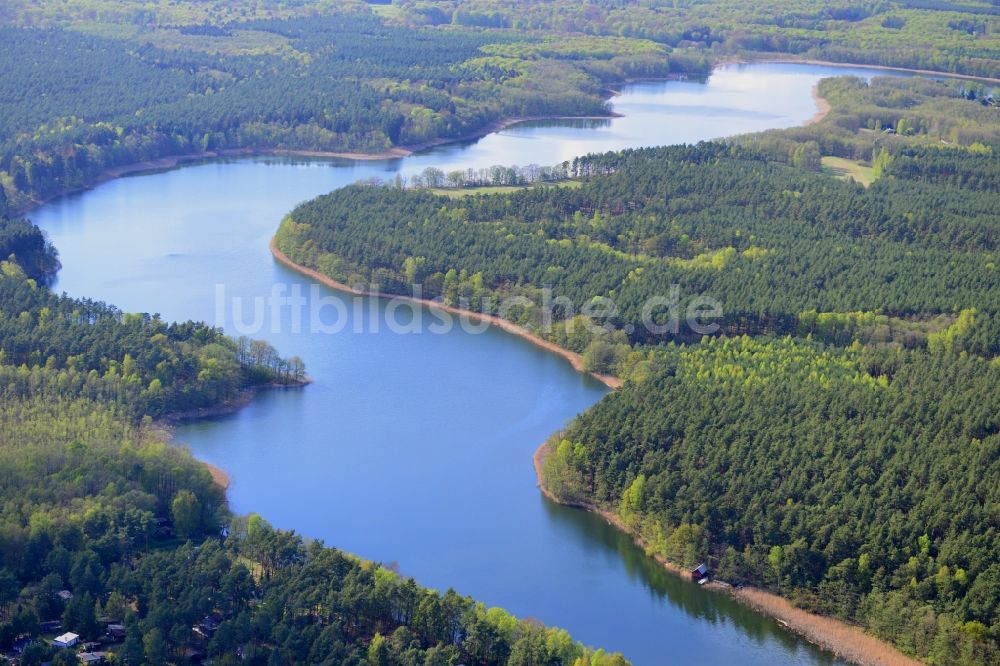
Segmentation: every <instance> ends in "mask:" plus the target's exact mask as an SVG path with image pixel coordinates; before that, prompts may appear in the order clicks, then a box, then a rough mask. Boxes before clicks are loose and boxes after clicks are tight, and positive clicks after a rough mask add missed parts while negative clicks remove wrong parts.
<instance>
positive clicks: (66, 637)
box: [52, 631, 80, 648]
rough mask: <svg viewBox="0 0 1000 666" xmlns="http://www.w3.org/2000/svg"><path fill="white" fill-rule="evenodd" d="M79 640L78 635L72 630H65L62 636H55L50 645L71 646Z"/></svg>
mask: <svg viewBox="0 0 1000 666" xmlns="http://www.w3.org/2000/svg"><path fill="white" fill-rule="evenodd" d="M79 642H80V637H79V636H78V635H76V634H74V633H72V632H68V631H67V632H66V633H65V634H63V635H62V636H56V637H55V638H54V639H53V640H52V647H57V648H71V647H75V646H76V644H77V643H79Z"/></svg>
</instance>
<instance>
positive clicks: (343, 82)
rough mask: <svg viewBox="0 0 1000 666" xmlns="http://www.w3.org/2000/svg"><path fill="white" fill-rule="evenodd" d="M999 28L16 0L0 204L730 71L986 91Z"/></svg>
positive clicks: (1, 114) (2, 94) (478, 120)
mask: <svg viewBox="0 0 1000 666" xmlns="http://www.w3.org/2000/svg"><path fill="white" fill-rule="evenodd" d="M998 21H1000V18H998V16H997V12H996V6H995V5H992V4H988V3H985V2H982V1H980V0H970V1H969V2H965V3H948V2H919V3H918V2H889V1H885V2H868V1H863V0H838V1H837V2H834V3H830V2H818V1H817V0H797V1H796V2H794V3H788V2H785V1H778V0H772V1H769V2H764V3H751V4H748V3H742V2H734V1H733V0H711V1H708V2H698V3H675V2H673V0H671V1H670V2H666V1H662V2H661V1H653V2H642V3H622V2H612V1H605V0H601V1H599V2H588V3H582V4H581V3H577V2H563V1H561V0H559V1H556V2H548V1H547V2H538V1H533V2H493V1H490V2H479V1H478V0H477V1H474V2H463V3H461V4H460V5H459V3H455V2H453V1H452V0H442V1H434V2H432V1H429V0H419V1H411V0H405V1H401V2H400V1H397V2H394V3H392V4H387V3H375V4H366V3H361V2H321V3H304V2H298V1H295V2H282V3H277V2H258V3H251V2H244V1H243V0H240V1H238V2H232V3H196V2H165V1H157V2H139V1H137V0H129V1H127V2H117V3H114V2H108V1H107V0H84V1H82V2H74V3H64V2H57V1H55V0H45V1H44V2H21V1H15V2H10V3H5V5H4V7H2V8H0V59H2V60H3V62H5V63H7V67H6V68H5V75H4V77H2V78H0V186H2V187H3V189H5V190H6V194H7V198H8V199H10V200H11V201H12V202H13V203H14V205H15V206H16V207H17V208H18V209H25V208H27V207H29V206H30V205H31V204H32V202H37V201H40V200H45V199H47V198H50V197H52V196H54V195H55V194H58V193H61V192H65V191H71V190H74V189H79V188H81V187H87V186H90V185H92V184H94V183H95V182H96V181H97V180H99V179H100V178H101V177H103V176H104V175H106V174H108V173H114V172H115V170H116V169H119V168H121V167H125V166H130V165H134V164H142V163H145V162H148V161H150V160H156V159H159V158H163V157H170V156H181V155H196V154H203V153H207V152H208V153H218V152H219V151H240V150H243V151H254V150H291V151H325V152H348V153H351V152H366V153H383V152H386V151H392V150H398V149H408V148H415V147H420V146H424V145H427V144H428V143H433V142H437V141H442V140H450V139H456V138H460V137H463V136H467V135H470V134H475V133H478V132H481V131H483V130H485V129H487V128H489V127H490V126H491V124H492V123H495V122H497V121H500V120H502V119H507V118H517V117H528V116H553V115H554V116H560V115H573V116H587V115H605V114H607V106H606V99H607V97H608V96H609V95H610V94H611V89H612V87H613V86H614V84H616V83H619V82H621V81H624V80H629V79H634V78H642V77H647V78H648V77H669V76H705V75H707V73H708V72H709V71H710V69H711V67H712V65H713V64H715V63H717V62H720V61H724V60H727V59H732V58H733V57H746V58H762V57H763V58H782V57H784V58H788V57H792V58H797V59H804V58H813V59H826V60H834V61H840V62H855V63H865V64H877V65H888V66H896V67H918V68H926V69H931V70H935V71H941V72H956V73H962V74H968V75H975V76H984V77H998V76H1000V70H998V69H997V64H996V63H997V62H1000V47H998V46H997V38H996V35H997V34H998V30H1000V27H998ZM122 80H127V81H128V82H129V85H127V86H123V85H120V82H121V81H122ZM54 82H58V85H54Z"/></svg>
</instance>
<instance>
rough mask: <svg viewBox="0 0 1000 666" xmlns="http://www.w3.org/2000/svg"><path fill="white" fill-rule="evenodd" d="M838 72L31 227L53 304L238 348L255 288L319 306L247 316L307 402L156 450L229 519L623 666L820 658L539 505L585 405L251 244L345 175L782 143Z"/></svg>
mask: <svg viewBox="0 0 1000 666" xmlns="http://www.w3.org/2000/svg"><path fill="white" fill-rule="evenodd" d="M845 73H846V74H857V75H860V76H871V75H873V74H875V72H873V71H870V70H863V69H849V68H831V67H818V66H807V65H778V64H770V65H768V64H757V65H731V66H727V67H723V68H720V69H719V70H717V71H716V72H715V73H714V74H713V75H712V76H711V77H710V78H709V79H708V80H707V81H705V82H698V81H667V82H650V83H641V84H635V85H629V86H626V87H624V88H623V89H622V91H621V92H622V94H621V95H620V96H618V97H616V98H615V99H614V106H615V110H616V111H618V112H619V113H621V114H623V117H620V118H615V119H611V120H608V121H596V122H593V121H587V122H581V121H576V122H543V123H529V124H523V125H517V126H513V127H510V128H508V129H505V130H503V131H501V132H498V133H495V134H491V135H489V136H487V137H484V138H482V139H480V140H478V141H472V142H466V143H461V144H451V145H447V146H441V147H438V148H436V149H433V150H430V151H427V152H425V153H422V154H419V155H413V156H410V157H407V158H404V159H399V160H385V161H359V162H355V161H348V160H303V159H283V158H282V159H279V158H246V159H238V160H215V161H210V162H204V163H199V164H194V165H188V166H185V167H183V168H179V169H173V170H169V171H163V172H159V173H150V174H143V175H137V176H132V177H127V178H122V179H119V180H116V181H112V182H108V183H105V184H103V185H101V186H99V187H97V188H95V189H94V190H91V191H87V192H83V193H79V194H75V195H71V196H67V197H64V198H62V199H59V200H57V201H54V202H52V203H50V204H47V205H46V206H44V207H42V208H39V209H38V210H36V211H34V212H33V213H32V214H31V217H32V219H33V220H34V221H35V222H37V223H38V224H40V225H41V226H42V227H43V228H44V229H45V230H46V231H47V232H48V233H49V234H50V236H51V238H52V240H53V242H54V243H55V244H56V246H57V248H58V249H59V251H60V253H61V257H62V262H63V266H64V267H63V270H62V272H61V274H60V277H59V283H58V285H57V289H60V290H65V291H67V292H69V293H70V294H72V295H76V296H89V297H93V298H98V299H102V300H107V301H110V302H112V303H115V304H116V305H118V306H119V307H121V308H123V309H125V310H128V311H151V312H159V313H161V314H162V315H163V316H164V317H165V318H168V319H171V320H183V319H204V320H207V321H209V322H213V323H217V324H220V325H224V326H225V327H226V328H227V330H228V331H229V332H232V333H238V332H239V331H237V330H235V329H236V324H235V320H234V319H233V318H232V316H231V311H230V309H229V307H230V305H231V304H232V299H233V298H241V299H243V304H244V306H246V307H245V310H241V311H242V312H244V313H245V317H244V319H245V320H247V321H249V320H251V319H252V317H251V316H250V311H251V308H250V304H252V303H253V299H255V298H263V297H266V296H268V295H269V294H271V293H272V290H273V289H274V288H275V286H276V285H277V287H278V288H279V289H284V290H285V293H288V291H290V290H292V289H293V288H295V287H296V286H297V288H298V289H300V290H301V293H302V294H303V295H304V297H305V299H306V306H305V307H306V309H308V308H309V307H313V306H316V305H317V302H316V299H335V300H336V299H339V300H340V301H341V303H342V304H343V309H344V310H345V311H346V315H347V319H346V320H345V321H344V323H345V324H346V326H345V327H344V329H343V330H341V331H340V332H339V333H336V334H321V333H310V332H309V330H308V327H307V326H305V327H302V328H303V330H300V331H296V330H295V329H296V327H295V326H294V322H293V320H292V315H291V312H290V310H289V309H287V308H283V309H281V311H280V312H277V313H275V314H276V315H277V316H275V317H271V316H270V313H269V312H266V313H264V315H265V316H264V317H263V320H262V321H263V327H262V328H261V329H260V330H257V331H255V332H254V336H255V337H260V338H264V339H267V340H268V341H270V342H271V343H273V344H274V345H275V346H276V347H277V348H278V349H279V350H280V351H281V353H282V354H285V355H293V354H295V355H299V356H301V357H302V358H303V359H304V360H305V362H306V365H307V368H308V372H309V374H310V375H311V376H312V377H313V378H314V379H315V383H314V384H312V385H310V386H308V387H307V388H305V389H303V390H289V391H271V392H264V393H262V394H260V395H259V397H258V398H257V399H256V400H255V401H254V402H253V403H252V404H251V405H249V406H248V407H246V408H245V409H243V410H241V411H239V412H238V413H236V414H233V415H230V416H225V417H219V418H214V419H210V420H205V421H199V422H195V423H190V424H186V425H184V426H182V427H180V428H178V430H177V432H176V440H177V442H178V443H179V444H184V445H186V446H189V447H190V448H191V449H192V450H193V451H194V453H195V454H196V455H197V456H198V457H199V458H202V459H204V460H206V461H208V462H211V463H213V464H215V465H218V466H219V467H222V468H223V469H225V470H226V471H228V472H229V474H230V475H231V477H232V482H233V483H232V487H231V489H230V492H229V497H230V502H231V504H232V507H233V508H234V509H235V510H236V511H238V512H257V513H260V514H261V515H262V516H264V517H265V518H266V519H267V520H269V521H270V522H271V523H273V524H274V525H275V526H277V527H281V528H288V529H295V530H296V531H297V532H299V533H301V534H304V535H306V536H308V537H313V538H318V539H323V540H324V541H325V542H326V543H327V544H329V545H333V546H337V547H338V548H342V549H344V550H347V551H350V552H353V553H356V554H358V555H361V556H363V557H366V558H370V559H374V560H379V561H382V562H386V563H389V562H395V563H397V564H398V567H399V570H400V571H401V572H402V573H404V574H407V575H412V576H414V577H415V578H416V579H417V581H418V582H419V583H421V584H423V585H427V586H431V587H435V588H439V589H444V588H447V587H449V586H450V587H454V588H455V589H456V590H458V591H459V592H461V593H463V594H469V595H473V596H475V597H476V598H477V599H480V600H482V601H484V602H486V603H488V604H490V605H499V606H503V607H505V608H507V609H508V610H510V611H512V612H513V613H515V614H517V615H520V616H530V617H535V618H538V619H540V620H542V621H544V622H546V623H548V624H553V625H559V626H562V627H565V628H566V629H568V630H569V631H570V632H571V633H572V634H573V635H574V637H576V638H577V639H579V640H582V641H584V642H585V643H588V644H592V645H597V646H601V647H604V648H607V649H612V650H620V651H621V652H623V653H624V654H625V655H626V656H627V657H629V658H630V659H631V660H633V662H634V663H635V664H637V666H651V665H654V664H702V665H704V664H733V663H739V664H741V665H742V666H755V665H761V666H763V665H772V664H833V663H839V662H836V661H835V660H833V659H832V658H830V657H829V656H827V655H825V654H824V653H822V652H820V651H818V650H816V649H815V648H814V647H812V646H811V645H809V644H808V643H806V642H804V641H803V640H801V639H799V638H798V637H796V636H794V635H792V634H790V633H788V632H787V631H785V630H783V629H781V628H780V627H779V626H778V625H777V624H776V623H775V622H774V621H772V620H770V619H768V618H765V617H762V616H760V615H758V614H756V613H753V612H751V611H749V610H747V609H745V608H743V607H741V606H739V605H737V604H735V603H733V602H732V601H731V600H730V599H729V598H728V597H726V596H725V595H722V594H718V593H715V592H712V591H708V590H704V589H701V588H699V587H697V586H695V585H692V584H690V583H687V582H684V581H681V580H679V579H678V578H676V577H673V576H671V575H669V574H667V573H666V572H664V571H663V570H662V569H660V568H659V567H658V566H657V565H655V563H653V562H652V561H651V560H650V559H649V558H647V557H646V556H645V555H644V554H643V553H642V552H641V551H640V550H639V549H637V548H635V547H634V546H633V545H632V543H631V542H630V540H629V539H628V538H627V537H625V536H624V535H622V534H620V533H619V532H617V531H616V530H614V529H613V528H611V527H609V526H608V525H606V524H605V523H604V522H603V521H602V520H601V519H599V518H596V517H594V516H591V515H588V514H585V513H583V512H581V511H577V510H572V509H566V508H563V507H559V506H555V505H553V504H551V503H549V502H547V501H546V500H544V499H543V498H542V496H541V495H540V494H539V492H538V490H537V488H536V487H535V477H534V472H533V469H532V464H531V454H532V452H533V451H534V449H535V448H536V447H537V446H538V445H539V444H540V443H541V442H542V441H544V440H545V439H546V438H547V437H548V436H549V435H550V434H551V433H553V432H554V431H556V430H558V429H559V428H560V427H562V426H563V425H564V424H565V423H566V422H567V421H568V420H569V419H571V418H572V417H573V416H574V415H576V414H578V413H580V412H581V411H583V410H585V409H587V408H588V407H589V406H591V405H592V404H594V403H595V402H596V401H598V400H600V399H601V397H602V396H603V395H604V394H605V393H606V389H605V388H604V387H603V386H602V385H600V384H598V383H597V382H595V381H593V380H591V379H589V378H587V377H584V376H581V375H579V374H578V373H576V372H574V371H573V370H572V368H571V367H570V366H569V365H568V364H567V363H566V362H565V361H564V360H562V359H561V358H559V357H557V356H555V355H553V354H550V353H546V352H543V351H541V350H539V349H537V348H535V347H533V346H531V345H530V344H528V343H526V342H524V341H522V340H519V339H518V338H515V337H513V336H511V335H508V334H505V333H503V332H500V331H497V330H493V329H491V330H488V331H486V332H484V333H482V334H470V333H467V332H464V331H462V330H460V329H455V330H453V331H451V332H450V333H448V334H444V335H436V334H432V333H430V332H428V331H426V330H425V331H424V332H422V333H417V334H409V335H401V334H397V333H393V332H392V331H390V330H388V328H387V327H386V326H385V325H384V322H383V325H381V326H379V327H378V330H377V331H376V330H373V329H374V328H375V327H374V326H372V321H382V320H381V319H380V317H381V316H382V315H384V308H385V304H384V303H383V302H381V301H379V300H370V299H360V300H358V301H357V303H355V302H354V300H355V299H351V298H350V297H347V296H341V295H338V294H336V293H335V292H332V291H330V290H327V289H325V288H322V289H319V290H317V291H315V292H312V291H311V285H310V282H309V280H308V279H306V278H303V277H301V276H299V275H297V274H296V273H294V272H292V271H290V270H288V269H285V268H283V267H282V266H280V265H278V264H276V263H275V262H274V261H273V259H272V257H271V256H270V253H269V252H268V249H267V243H268V240H269V239H270V237H271V235H272V234H273V232H274V230H275V229H276V227H277V225H278V223H279V222H280V220H281V218H282V217H283V216H284V215H285V214H286V213H287V212H288V211H289V210H290V209H291V208H292V207H293V206H294V205H295V204H296V203H298V202H300V201H303V200H306V199H308V198H311V197H314V196H316V195H318V194H321V193H325V192H328V191H330V190H332V189H335V188H337V187H341V186H343V185H345V184H348V183H351V182H355V181H357V180H360V179H366V178H371V177H379V178H391V177H393V176H394V175H395V174H396V173H403V174H404V175H406V174H412V173H416V172H418V171H420V170H422V169H424V168H426V167H428V166H436V167H439V168H441V169H444V170H446V171H447V170H449V169H455V168H467V167H473V168H477V167H483V166H490V165H493V164H504V165H512V164H517V165H526V164H531V163H535V164H541V165H548V164H554V163H557V162H561V161H563V160H566V159H572V158H573V157H575V156H578V155H582V154H585V153H587V152H595V151H605V150H613V149H620V148H626V147H639V146H652V145H662V144H669V143H692V142H696V141H699V140H705V139H711V138H716V137H722V136H730V135H734V134H740V133H745V132H751V131H758V130H763V129H768V128H776V127H788V126H793V125H798V124H801V123H803V122H805V121H806V120H808V119H809V118H810V117H811V116H812V115H813V114H814V113H815V111H816V109H815V105H814V102H813V100H812V97H811V89H812V87H813V86H814V85H815V83H816V82H817V81H818V80H819V79H820V78H822V77H825V76H831V75H838V74H845ZM220 293H223V294H224V297H225V305H226V310H225V312H226V316H225V317H224V318H222V319H221V320H220V319H218V318H217V299H218V296H219V294H220ZM355 306H358V307H359V308H360V309H361V311H362V312H361V313H359V312H357V311H356V310H355ZM325 307H326V309H325V311H326V313H327V314H328V315H329V314H330V313H331V312H333V311H334V310H336V308H334V307H333V306H330V305H329V304H328V305H327V306H325ZM372 308H374V313H375V314H374V315H373V314H372V312H373V311H372ZM359 315H360V318H359ZM373 317H374V319H373ZM356 324H358V325H357V326H356ZM360 324H364V325H360ZM355 328H358V329H359V330H360V331H361V332H354V330H355Z"/></svg>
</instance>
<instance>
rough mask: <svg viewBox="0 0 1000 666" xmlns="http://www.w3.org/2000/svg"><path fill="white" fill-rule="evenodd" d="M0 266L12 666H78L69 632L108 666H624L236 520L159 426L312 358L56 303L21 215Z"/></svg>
mask: <svg viewBox="0 0 1000 666" xmlns="http://www.w3.org/2000/svg"><path fill="white" fill-rule="evenodd" d="M0 256H4V257H6V259H5V260H4V261H2V262H0V411H2V415H0V661H4V663H6V662H5V660H4V657H3V656H2V655H4V654H8V653H9V652H10V651H11V650H12V649H16V652H15V654H16V657H17V663H18V664H21V665H22V666H40V665H41V664H44V663H51V664H72V665H73V666H75V665H76V664H78V663H79V657H78V655H77V652H76V650H62V649H58V648H53V647H51V644H50V642H51V638H52V637H53V636H55V635H56V634H58V633H62V631H63V630H67V631H72V632H74V633H76V634H78V635H79V636H80V637H81V638H82V639H83V640H84V641H87V642H93V643H94V644H96V645H99V646H100V650H101V651H102V652H106V655H105V660H106V662H107V663H112V664H150V665H151V666H158V665H163V664H174V663H196V662H200V661H202V660H204V659H206V658H208V659H212V660H214V662H215V663H224V664H229V663H251V664H262V665H263V664H289V663H315V664H331V665H332V664H338V665H339V664H359V665H361V664H364V665H367V666H411V665H412V666H445V665H449V666H450V665H452V664H456V663H461V662H465V663H477V664H490V665H498V666H499V665H502V664H517V665H523V666H529V665H532V664H562V665H566V666H626V665H627V663H628V662H627V661H625V660H624V659H623V658H622V657H621V656H620V655H617V654H607V653H605V652H603V651H600V650H597V651H594V650H590V649H587V648H584V647H583V646H582V645H580V644H579V643H577V642H575V641H574V640H572V638H571V637H570V636H569V635H568V634H567V633H566V632H565V631H562V630H559V629H551V628H546V627H543V626H541V625H540V624H538V623H537V622H528V621H524V620H518V619H516V618H514V617H512V616H511V615H509V614H508V613H506V612H505V611H503V610H501V609H499V608H486V607H485V606H483V605H482V604H480V603H477V602H475V601H474V600H472V599H470V598H467V597H462V596H460V595H458V594H456V593H455V592H453V591H450V590H449V591H447V592H445V593H443V594H441V593H438V592H435V591H431V590H427V589H423V588H420V587H418V586H417V585H416V583H415V582H414V581H413V580H412V579H409V578H405V577H403V576H400V575H399V574H397V573H395V572H394V571H391V570H389V569H386V568H383V567H381V566H379V565H378V564H375V563H371V562H366V561H361V560H359V559H357V558H355V557H352V556H350V555H348V554H345V553H342V552H340V551H337V550H335V549H332V548H328V547H325V546H324V545H323V544H322V543H318V542H311V541H306V540H305V539H303V538H302V537H300V536H298V535H296V534H294V533H293V532H285V531H281V530H276V529H273V528H272V527H271V526H269V525H268V524H267V523H266V522H265V521H263V520H262V519H261V518H260V517H259V516H255V515H251V516H248V517H247V516H236V515H233V514H232V513H231V512H230V511H229V509H228V507H227V505H226V499H225V492H224V490H223V489H222V488H221V487H220V486H218V485H216V483H215V482H214V481H213V478H212V476H211V474H210V473H209V472H208V470H207V468H206V467H204V466H203V465H202V464H201V463H199V462H197V461H196V460H194V459H193V458H192V457H191V455H190V454H189V453H188V452H187V451H186V450H184V449H181V448H179V447H177V446H175V445H172V444H170V443H169V433H168V432H166V431H165V430H164V426H163V425H162V423H163V421H162V419H163V418H166V417H173V416H176V415H178V414H184V413H188V412H191V411H192V410H194V411H196V410H199V409H204V408H212V407H219V406H224V405H226V404H227V403H229V402H230V401H232V400H234V399H235V398H237V397H239V395H240V394H241V393H242V392H244V391H247V390H251V389H253V388H255V387H260V386H263V385H271V384H284V385H293V386H294V385H298V384H301V383H302V382H303V381H305V379H306V378H305V374H304V372H305V368H304V366H303V364H302V362H301V361H300V360H299V359H297V358H294V357H293V358H291V359H284V358H282V357H281V356H280V355H278V353H277V351H276V350H275V349H274V348H273V347H271V346H270V345H269V344H267V343H266V342H262V341H257V340H249V339H246V338H239V339H232V338H229V337H227V336H225V335H223V333H222V332H221V331H219V330H218V329H214V328H211V327H209V326H206V325H205V324H202V323H197V322H184V323H166V322H164V321H162V320H161V319H160V318H159V317H157V316H150V315H146V314H134V313H124V312H121V311H120V310H118V309H117V308H115V307H113V306H111V305H107V304H105V303H100V302H95V301H90V300H87V299H73V298H69V297H67V296H59V295H56V294H54V293H53V292H52V291H51V290H50V289H49V288H48V287H46V286H45V284H46V282H47V281H48V280H49V279H50V278H51V277H52V276H53V274H54V272H55V271H56V270H57V269H58V259H57V255H56V251H55V248H53V247H52V246H51V244H50V243H49V242H48V241H47V239H46V238H45V236H44V235H43V233H42V232H41V231H40V230H39V229H38V227H36V226H34V225H33V224H31V223H30V222H28V221H26V220H23V219H9V218H7V217H4V218H2V219H0ZM22 262H23V266H22V265H21V264H22ZM57 627H58V630H57V629H56V628H57Z"/></svg>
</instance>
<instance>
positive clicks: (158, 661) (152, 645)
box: [142, 627, 169, 666]
mask: <svg viewBox="0 0 1000 666" xmlns="http://www.w3.org/2000/svg"><path fill="white" fill-rule="evenodd" d="M142 649H143V654H145V655H146V661H147V662H149V664H150V666H163V665H164V664H166V663H167V658H168V657H169V650H168V647H167V642H166V640H164V638H163V633H162V632H161V631H160V630H159V629H157V628H156V627H153V628H152V629H150V630H149V631H147V632H146V634H145V635H144V636H143V637H142Z"/></svg>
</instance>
